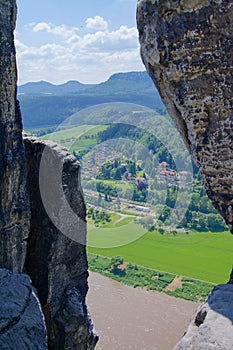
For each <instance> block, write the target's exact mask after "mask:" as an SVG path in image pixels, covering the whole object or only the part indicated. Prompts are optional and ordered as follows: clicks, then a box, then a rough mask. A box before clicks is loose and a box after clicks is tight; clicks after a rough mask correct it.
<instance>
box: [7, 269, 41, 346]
mask: <svg viewBox="0 0 233 350" xmlns="http://www.w3.org/2000/svg"><path fill="white" fill-rule="evenodd" d="M0 295H1V302H0V349H1V350H15V349H19V350H27V349H30V350H38V349H40V350H46V349H47V338H46V328H45V322H44V317H43V313H42V310H41V307H40V304H39V300H38V298H37V296H36V294H35V291H34V289H33V288H32V286H31V283H30V279H29V277H28V276H26V275H24V274H16V273H12V272H11V271H9V270H7V269H0Z"/></svg>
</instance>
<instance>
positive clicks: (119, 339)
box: [87, 272, 199, 350]
mask: <svg viewBox="0 0 233 350" xmlns="http://www.w3.org/2000/svg"><path fill="white" fill-rule="evenodd" d="M89 286H90V289H89V292H88V296H87V303H88V307H89V311H90V313H91V317H92V319H93V322H94V325H95V331H96V333H97V334H98V335H99V336H100V341H99V343H98V345H97V347H96V350H110V349H111V350H171V349H172V348H173V347H174V345H175V344H176V343H177V342H178V341H179V339H180V338H181V337H182V335H183V333H184V332H185V330H186V328H187V326H188V324H189V323H190V321H191V320H192V319H193V318H194V314H195V311H196V309H197V307H198V305H199V303H195V302H191V301H188V300H183V299H180V298H175V297H172V296H169V295H166V294H164V293H158V292H152V291H146V290H145V288H133V287H131V286H127V285H125V284H123V283H121V282H117V281H115V280H113V279H110V278H107V277H104V276H102V275H100V274H98V273H95V272H90V277H89Z"/></svg>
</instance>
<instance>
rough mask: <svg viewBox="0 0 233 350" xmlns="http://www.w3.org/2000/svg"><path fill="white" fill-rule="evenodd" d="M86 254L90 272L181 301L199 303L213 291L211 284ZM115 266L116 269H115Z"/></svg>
mask: <svg viewBox="0 0 233 350" xmlns="http://www.w3.org/2000/svg"><path fill="white" fill-rule="evenodd" d="M117 260H119V259H110V258H107V257H103V256H99V255H96V254H92V253H88V264H89V269H90V270H91V271H93V272H97V273H100V274H101V275H103V276H106V277H110V278H112V279H114V280H116V281H118V282H122V283H124V284H126V285H129V286H132V287H134V288H136V287H142V288H145V289H146V290H152V291H158V292H164V293H166V294H168V295H172V296H175V297H179V298H182V299H186V300H190V301H195V302H202V301H204V300H205V298H206V297H207V295H208V294H209V292H210V291H211V290H212V289H213V286H214V285H213V284H211V283H208V282H205V281H200V280H197V279H192V278H189V277H184V276H176V275H174V274H171V273H167V272H162V271H158V270H154V269H149V268H146V267H143V266H140V265H136V264H132V263H128V262H123V261H121V265H119V266H115V265H116V261H117ZM114 266H115V267H114Z"/></svg>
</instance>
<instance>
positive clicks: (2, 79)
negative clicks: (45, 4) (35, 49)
mask: <svg viewBox="0 0 233 350" xmlns="http://www.w3.org/2000/svg"><path fill="white" fill-rule="evenodd" d="M15 16H16V6H15V1H13V0H9V1H6V0H0V42H1V46H0V135H1V137H0V169H1V171H0V267H5V268H8V269H11V270H13V271H16V272H22V270H23V264H24V260H25V254H26V241H25V240H26V238H27V236H28V232H29V214H30V211H29V202H28V196H27V191H26V171H25V157H24V149H23V142H22V122H21V115H20V109H19V105H18V103H17V101H16V64H15V49H14V38H13V30H14V26H15Z"/></svg>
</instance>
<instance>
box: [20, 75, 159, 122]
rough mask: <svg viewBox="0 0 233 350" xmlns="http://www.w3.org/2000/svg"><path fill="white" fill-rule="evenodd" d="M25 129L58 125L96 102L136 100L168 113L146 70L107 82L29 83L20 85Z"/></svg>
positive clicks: (138, 102)
mask: <svg viewBox="0 0 233 350" xmlns="http://www.w3.org/2000/svg"><path fill="white" fill-rule="evenodd" d="M18 98H19V100H20V105H21V111H22V116H23V123H24V128H31V127H33V128H41V127H44V126H53V125H58V124H60V123H61V122H62V121H64V120H65V119H66V118H68V117H70V116H71V115H73V114H74V113H76V112H78V111H80V110H82V109H84V108H87V107H91V106H93V105H98V104H102V103H111V102H127V103H135V104H139V105H142V106H146V107H149V108H152V109H154V110H156V111H157V112H159V113H160V114H164V113H166V111H165V107H164V105H163V103H162V101H161V98H160V96H159V93H158V91H157V90H156V88H155V86H154V84H153V82H152V80H151V78H150V77H149V76H148V74H147V73H146V72H129V73H118V74H114V75H112V76H111V77H110V78H109V79H108V80H107V81H106V82H103V83H100V84H96V85H85V84H81V83H79V82H77V81H69V82H67V83H65V84H62V85H53V84H51V83H48V82H43V81H42V82H37V83H27V84H25V85H22V86H20V87H19V88H18Z"/></svg>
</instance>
